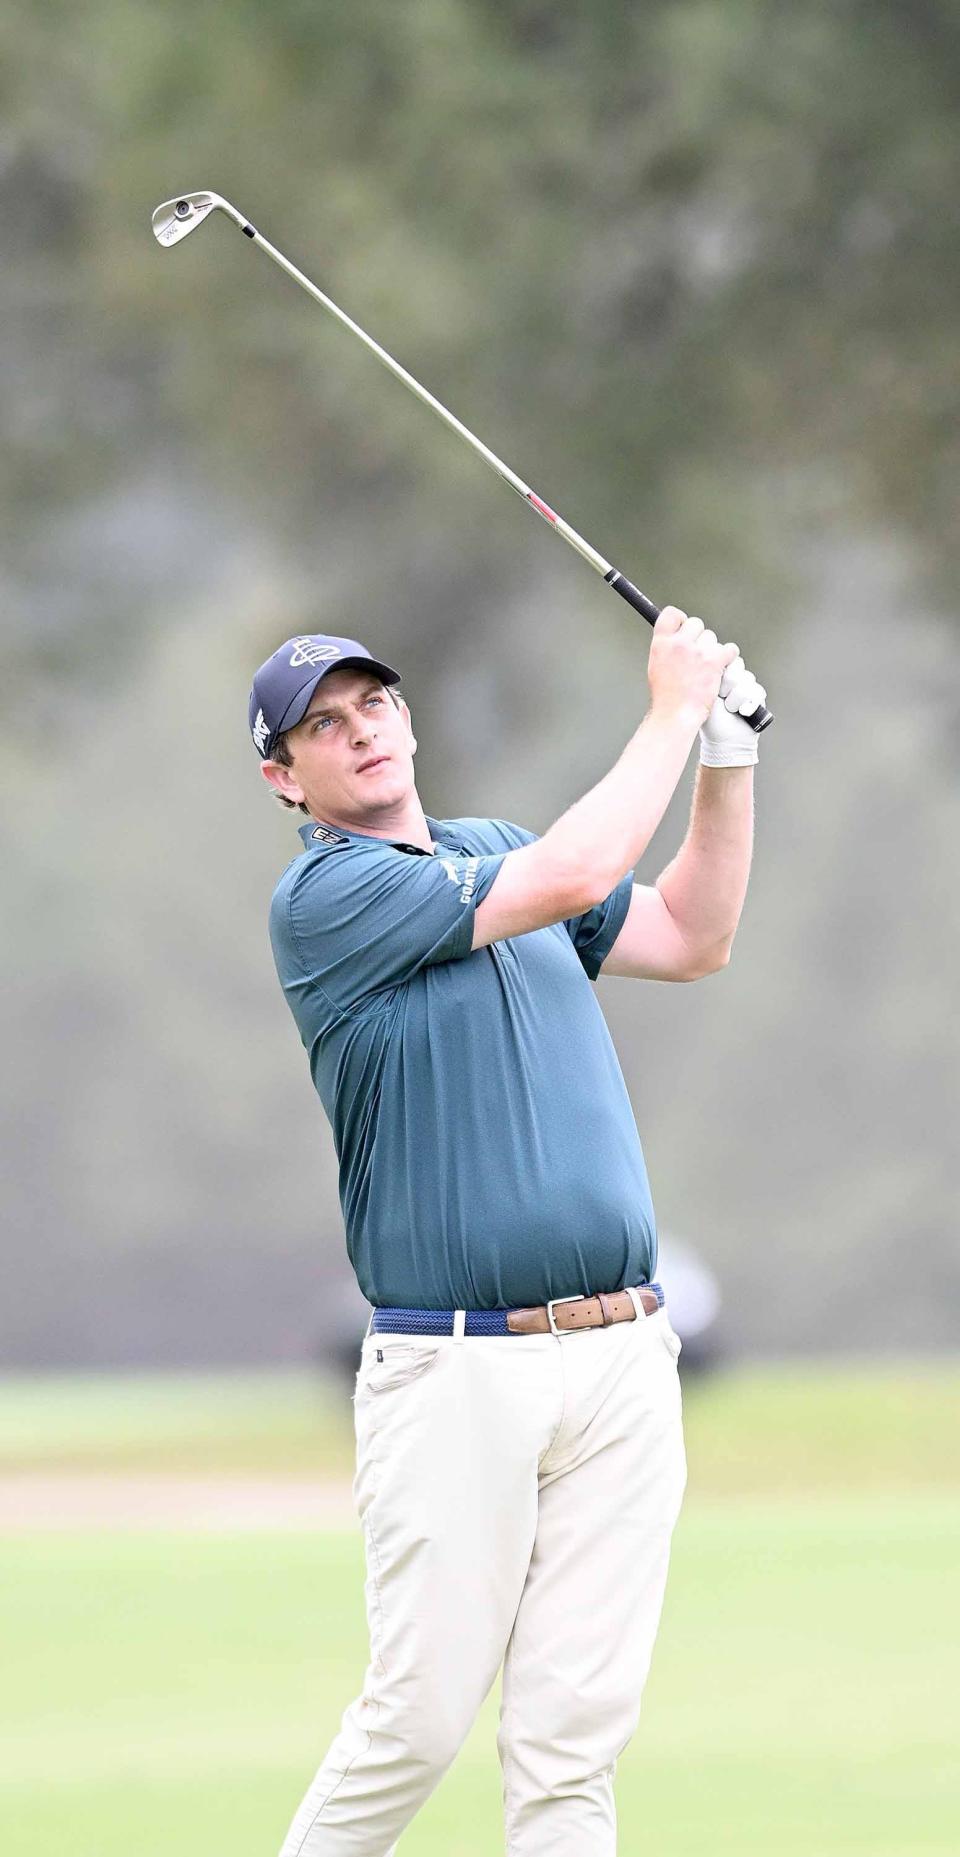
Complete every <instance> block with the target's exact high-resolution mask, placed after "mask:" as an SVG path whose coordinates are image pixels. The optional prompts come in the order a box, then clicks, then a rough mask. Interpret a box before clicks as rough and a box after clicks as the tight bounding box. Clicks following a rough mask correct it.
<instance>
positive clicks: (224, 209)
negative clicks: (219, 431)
mask: <svg viewBox="0 0 960 1857" xmlns="http://www.w3.org/2000/svg"><path fill="white" fill-rule="evenodd" d="M213 212H218V213H225V214H226V216H227V218H228V219H230V220H232V221H233V223H234V225H235V226H239V227H240V230H241V232H244V233H245V234H246V236H247V238H248V239H252V240H253V242H254V244H255V245H259V247H260V250H261V251H264V252H266V254H267V257H268V258H272V259H273V262H274V264H278V265H279V266H280V269H281V270H282V271H286V273H287V275H288V277H292V278H293V280H294V282H295V283H297V284H299V285H300V287H301V289H302V290H305V291H306V292H307V293H308V295H309V296H311V297H313V298H314V301H315V302H317V303H321V304H322V305H323V307H324V309H326V310H329V311H330V314H331V315H332V316H336V318H337V321H338V322H342V323H343V325H344V327H345V328H347V329H349V330H350V331H351V333H352V334H353V335H356V336H358V337H359V339H360V341H361V342H363V343H365V345H366V347H367V348H369V349H370V351H371V353H372V354H375V355H376V357H377V360H378V361H382V362H383V365H384V367H387V368H389V369H390V372H391V374H395V375H396V377H397V379H398V380H402V382H403V384H404V386H405V387H409V389H410V392H411V393H415V394H416V396H417V398H418V400H422V401H423V402H424V404H425V405H426V406H429V407H431V408H432V410H433V412H435V413H437V414H438V415H439V417H440V418H441V419H442V420H444V421H445V423H446V424H447V425H448V426H451V427H452V428H453V430H454V432H459V434H460V437H461V438H464V439H466V441H467V443H468V445H472V447H473V449H474V451H476V452H479V454H480V457H481V458H483V459H485V461H486V463H487V464H489V465H490V467H491V469H492V470H494V471H496V473H497V475H498V477H501V478H502V479H503V481H504V483H506V484H509V485H510V488H511V490H515V491H516V492H517V494H518V496H522V497H523V499H524V502H525V503H529V505H530V507H531V509H535V510H536V512H537V515H538V516H542V517H543V520H544V521H545V522H549V523H550V525H551V527H552V528H553V529H555V530H556V532H557V534H558V535H561V536H562V537H563V539H564V541H565V542H569V544H570V547H571V548H575V549H576V551H577V553H578V554H579V555H582V556H583V559H584V560H585V561H588V562H589V563H590V566H591V567H592V568H594V569H595V570H596V572H597V573H598V574H602V576H603V578H604V580H605V581H606V582H607V585H608V586H611V587H613V589H614V591H615V592H616V593H619V594H620V597H621V599H624V600H626V601H627V602H628V604H629V605H630V606H632V607H634V609H635V610H636V611H637V612H638V613H641V614H642V615H643V617H644V619H646V620H648V621H649V623H650V625H654V624H655V623H656V621H657V619H658V618H659V617H660V608H659V606H655V605H654V602H653V601H652V600H651V599H648V598H647V595H646V594H645V593H641V592H640V589H639V587H635V586H634V585H633V582H632V581H630V580H628V579H627V578H626V575H624V574H621V573H620V572H619V570H618V569H617V568H615V567H611V565H610V562H609V561H605V560H604V558H603V556H602V555H601V554H598V552H597V550H596V549H595V548H592V547H591V546H590V543H589V542H587V541H584V538H583V536H582V535H578V534H577V531H576V529H573V528H571V527H570V524H569V523H568V522H565V521H564V519H563V517H562V516H558V515H557V513H556V511H555V510H553V509H551V508H550V505H549V503H545V502H544V501H543V498H542V497H539V496H537V495H536V492H535V491H533V490H531V488H530V486H529V484H525V483H524V481H523V478H522V477H518V476H517V473H516V471H512V470H511V469H510V466H509V465H508V464H504V462H503V460H502V459H501V458H498V457H497V455H496V453H495V452H493V451H491V450H490V449H489V447H488V446H487V445H484V444H483V443H482V441H481V440H480V439H478V438H476V437H475V436H474V434H473V433H472V432H470V431H468V429H467V427H466V426H465V425H463V424H462V423H461V421H460V420H459V419H456V418H455V417H454V415H453V413H450V412H448V411H447V409H446V407H445V406H441V404H440V401H439V400H436V399H434V396H433V394H432V393H428V392H427V390H426V388H425V387H421V385H420V382H419V381H417V380H414V378H413V375H412V374H408V373H407V370H406V368H404V367H401V366H400V363H399V361H394V359H393V357H392V355H388V354H387V351H386V349H385V348H381V347H380V344H379V343H378V342H375V341H374V340H373V338H372V336H369V335H367V334H366V333H365V331H364V330H363V329H361V328H360V327H359V324H357V323H355V322H353V321H352V319H351V318H350V317H349V316H347V315H346V314H345V312H344V311H343V310H342V309H338V308H337V305H336V304H335V303H333V302H331V300H330V298H329V297H327V296H324V293H323V291H322V290H318V288H317V286H316V284H312V283H311V282H310V279H309V277H305V276H304V274H303V272H302V271H298V270H297V267H296V265H295V264H291V262H290V260H289V258H285V257H284V255H283V253H282V252H281V251H278V250H277V248H276V246H275V245H271V244H270V242H269V240H268V239H265V238H264V237H263V235H262V233H260V232H258V231H257V229H256V227H255V226H252V225H251V224H250V221H249V220H248V219H245V218H244V216H243V214H242V213H239V212H238V211H237V209H236V207H235V206H231V205H230V202H229V200H224V199H222V198H221V196H220V195H219V194H217V193H207V192H201V193H185V194H181V195H180V197H179V199H174V200H164V201H163V203H162V205H161V206H158V207H157V208H156V209H155V211H154V214H153V231H154V237H155V238H156V239H157V240H158V241H159V243H160V244H161V245H178V244H179V243H180V240H181V239H185V238H186V237H187V234H188V233H190V232H193V231H195V230H196V228H197V226H199V225H202V223H203V221H204V220H205V219H207V218H208V217H209V215H210V214H211V213H213ZM744 720H745V721H747V722H749V724H750V727H751V728H752V729H754V730H755V731H756V732H757V734H759V733H760V731H761V729H765V728H768V727H769V725H770V723H771V722H772V721H773V715H772V713H771V711H770V710H769V709H767V708H765V706H764V705H763V704H762V703H761V704H760V706H759V707H758V708H757V709H755V710H754V712H753V714H752V715H751V716H747V717H745V718H744Z"/></svg>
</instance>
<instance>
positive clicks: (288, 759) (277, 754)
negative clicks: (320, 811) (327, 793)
mask: <svg viewBox="0 0 960 1857" xmlns="http://www.w3.org/2000/svg"><path fill="white" fill-rule="evenodd" d="M383 688H384V690H385V691H386V693H387V695H388V697H389V698H390V701H391V702H392V703H393V705H394V708H396V709H399V708H400V698H399V697H398V695H397V692H396V690H392V689H391V688H390V685H389V684H384V685H383ZM295 726H298V725H295ZM289 733H290V731H289V729H284V732H283V734H282V735H278V736H277V739H276V743H275V744H274V747H273V751H272V753H271V754H270V756H269V759H270V760H271V761H278V762H279V763H280V766H281V767H292V766H293V755H292V754H291V753H290V749H289V746H288V743H287V736H288V735H289ZM273 792H274V797H275V798H276V799H278V800H279V801H280V804H281V806H285V807H286V808H287V811H288V812H305V813H306V815H307V818H308V819H309V818H310V817H311V813H310V808H309V806H307V805H305V804H304V802H303V800H288V798H287V796H286V794H285V793H279V792H278V791H277V789H276V787H274V789H273Z"/></svg>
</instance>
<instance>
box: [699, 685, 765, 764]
mask: <svg viewBox="0 0 960 1857" xmlns="http://www.w3.org/2000/svg"><path fill="white" fill-rule="evenodd" d="M766 700H767V693H766V690H765V689H764V687H763V685H762V684H759V683H758V682H757V680H756V678H755V676H754V675H753V672H752V671H748V670H747V667H746V665H745V664H744V661H743V659H742V658H734V660H733V663H732V664H728V665H727V668H726V670H725V671H724V673H723V681H722V683H721V685H720V695H719V696H718V697H717V700H716V702H715V703H714V705H713V708H712V709H711V711H710V714H709V716H708V717H707V720H706V722H705V723H704V725H703V727H702V729H701V730H700V766H701V767H753V766H754V765H755V764H756V762H757V760H758V758H759V757H758V754H757V743H758V741H759V739H760V737H759V736H758V735H757V734H756V732H755V730H753V729H752V728H751V727H750V725H749V723H747V722H744V720H743V718H744V716H752V715H753V712H754V710H755V709H757V708H759V706H760V704H761V703H765V702H766Z"/></svg>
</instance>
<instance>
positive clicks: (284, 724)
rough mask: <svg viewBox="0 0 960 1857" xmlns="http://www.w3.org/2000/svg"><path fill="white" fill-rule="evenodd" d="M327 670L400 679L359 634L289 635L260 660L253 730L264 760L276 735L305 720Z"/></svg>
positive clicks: (252, 709) (252, 696)
mask: <svg viewBox="0 0 960 1857" xmlns="http://www.w3.org/2000/svg"><path fill="white" fill-rule="evenodd" d="M328 671H371V672H372V674H373V676H374V677H379V679H380V682H381V683H399V682H400V672H399V671H392V670H391V669H390V666H389V664H381V662H380V660H379V658H375V657H373V656H371V653H370V652H369V651H368V650H367V648H366V645H359V644H358V643H357V641H356V639H355V638H328V637H327V635H326V634H325V633H323V632H311V633H309V634H307V635H304V636H302V637H300V638H288V639H287V642H286V644H285V645H281V646H280V649H279V651H275V652H274V654H273V657H272V658H268V659H267V661H266V663H265V664H261V666H260V669H259V670H258V671H257V673H256V675H255V677H254V679H253V689H252V690H251V692H250V733H251V735H252V736H253V745H254V747H255V749H256V751H257V753H258V754H259V755H260V756H261V757H262V759H263V760H264V761H267V760H269V759H270V756H271V755H272V754H273V751H274V748H275V747H276V745H277V741H278V738H279V737H280V736H281V735H283V734H284V733H285V731H286V730H287V729H293V728H296V725H297V723H298V722H302V721H303V718H304V716H305V715H306V712H307V705H308V704H309V702H310V698H311V697H312V695H313V693H314V690H315V689H316V687H317V685H318V683H319V682H320V679H321V678H322V677H325V676H326V675H327V672H328Z"/></svg>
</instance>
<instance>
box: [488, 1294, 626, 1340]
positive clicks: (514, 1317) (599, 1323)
mask: <svg viewBox="0 0 960 1857" xmlns="http://www.w3.org/2000/svg"><path fill="white" fill-rule="evenodd" d="M633 1295H634V1296H636V1297H637V1299H638V1301H639V1303H640V1306H641V1308H642V1309H643V1311H644V1313H645V1314H646V1315H656V1313H657V1310H658V1309H659V1307H660V1299H659V1297H658V1296H657V1294H656V1291H655V1290H648V1289H637V1290H634V1292H633ZM551 1312H552V1315H553V1320H552V1321H551V1319H550V1318H551ZM636 1315H637V1311H636V1309H635V1308H634V1304H633V1297H631V1296H630V1295H629V1294H628V1292H627V1291H626V1290H614V1291H613V1293H612V1295H610V1296H564V1297H559V1298H558V1299H557V1300H556V1301H555V1302H550V1303H542V1304H541V1305H540V1307H539V1308H538V1309H509V1310H508V1311H507V1328H508V1329H509V1331H510V1333H511V1335H553V1334H557V1333H559V1334H561V1335H568V1334H572V1333H573V1332H574V1331H575V1330H576V1329H578V1328H609V1327H610V1326H611V1324H612V1323H614V1322H633V1321H635V1320H636Z"/></svg>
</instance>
